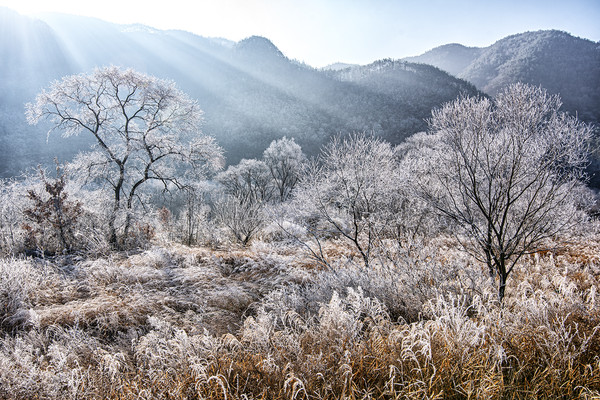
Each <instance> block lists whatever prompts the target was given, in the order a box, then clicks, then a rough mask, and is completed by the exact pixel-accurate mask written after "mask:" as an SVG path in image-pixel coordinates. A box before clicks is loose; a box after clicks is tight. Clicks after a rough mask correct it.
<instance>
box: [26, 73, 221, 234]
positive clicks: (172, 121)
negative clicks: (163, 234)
mask: <svg viewBox="0 0 600 400" xmlns="http://www.w3.org/2000/svg"><path fill="white" fill-rule="evenodd" d="M201 116H202V112H201V110H200V108H199V106H198V104H197V103H196V102H195V101H193V100H191V99H190V98H189V97H188V96H187V95H185V94H184V93H182V92H181V91H179V90H178V89H177V88H176V87H175V84H174V83H173V82H168V81H164V80H160V79H157V78H155V77H152V76H148V75H144V74H141V73H138V72H136V71H133V70H122V69H120V68H117V67H106V68H101V69H96V70H95V71H94V72H92V73H91V74H80V75H72V76H68V77H65V78H63V79H62V80H61V81H55V82H54V83H52V85H51V86H50V87H49V88H48V89H46V90H43V91H42V92H41V93H40V94H38V96H37V97H36V99H35V102H33V103H29V104H27V118H28V121H29V122H30V123H31V124H36V123H38V122H39V121H40V120H42V119H47V120H49V121H50V122H51V123H52V124H53V128H52V131H59V132H62V134H63V136H65V137H68V136H72V135H78V134H80V133H81V132H84V133H85V134H87V135H91V136H92V137H93V138H94V140H95V149H94V151H93V152H91V153H86V154H82V155H80V156H79V157H77V159H76V160H75V163H76V164H77V170H78V172H79V174H81V175H82V178H84V179H86V180H88V181H89V182H95V183H97V184H100V185H102V186H105V187H107V188H108V189H109V190H111V191H112V192H113V202H114V204H113V214H112V216H111V221H110V224H109V225H110V229H111V232H110V242H111V243H113V244H116V243H117V227H116V224H115V221H116V217H117V216H116V214H117V213H118V212H119V211H120V210H126V211H127V212H128V211H129V210H131V209H132V208H133V206H134V203H135V202H136V201H137V200H139V199H140V198H139V195H138V194H139V190H138V189H140V187H143V186H147V185H144V184H145V183H146V182H148V181H150V182H157V183H158V184H159V186H161V187H162V189H163V190H170V189H172V188H174V187H182V186H183V185H184V183H185V182H184V181H183V179H182V177H183V176H184V175H182V171H181V168H182V165H186V164H187V165H191V166H192V167H193V168H194V169H196V170H199V169H201V168H204V167H206V166H209V167H212V168H213V169H214V168H219V167H220V166H221V164H222V160H221V158H222V151H221V149H220V148H219V146H217V145H216V143H215V142H214V140H213V139H212V138H209V137H203V136H200V135H199V134H200V124H201V121H202V119H201ZM52 131H50V132H49V133H51V132H52ZM130 219H131V218H130V216H129V214H127V215H126V222H125V226H124V232H123V236H124V237H125V238H126V237H127V235H128V231H129V229H130Z"/></svg>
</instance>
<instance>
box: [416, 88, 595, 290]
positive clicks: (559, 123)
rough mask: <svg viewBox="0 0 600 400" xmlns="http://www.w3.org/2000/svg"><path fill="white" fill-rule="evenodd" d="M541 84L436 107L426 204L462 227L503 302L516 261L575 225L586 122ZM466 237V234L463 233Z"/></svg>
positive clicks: (468, 245)
mask: <svg viewBox="0 0 600 400" xmlns="http://www.w3.org/2000/svg"><path fill="white" fill-rule="evenodd" d="M560 105H561V103H560V100H559V98H558V97H557V96H550V95H548V94H547V93H546V91H545V90H543V89H541V88H536V87H532V86H528V85H524V84H516V85H512V86H510V87H508V88H506V89H505V90H504V91H503V92H501V93H500V94H499V95H498V96H497V98H496V99H495V101H491V100H489V99H483V98H460V99H458V100H456V101H454V102H451V103H448V104H446V105H445V106H444V107H442V108H441V109H439V110H436V111H434V113H433V118H432V119H431V121H430V131H431V134H432V135H436V136H437V137H438V139H439V140H437V141H435V149H434V150H435V151H433V152H432V151H431V149H428V150H427V151H428V154H429V155H432V154H433V157H429V158H428V159H427V160H426V162H427V163H429V165H430V169H429V171H430V174H429V180H425V181H423V182H422V183H421V184H422V187H423V189H425V190H424V192H425V193H426V194H427V197H428V199H429V200H430V201H431V204H433V206H434V207H435V208H436V209H437V210H438V211H439V212H440V213H441V214H442V215H444V216H445V217H447V218H448V219H449V220H450V221H453V222H454V223H456V224H457V225H458V226H459V227H462V231H459V232H460V233H461V234H460V235H457V237H458V238H459V239H461V241H462V243H463V245H464V246H465V248H466V249H468V250H470V251H471V253H472V254H473V255H474V256H475V257H477V258H478V259H479V260H480V261H482V262H484V263H485V264H486V265H487V266H488V268H489V271H490V274H491V275H492V276H494V275H495V274H497V276H498V279H499V282H498V297H499V299H500V301H502V299H503V297H504V293H505V287H506V281H507V278H508V276H509V275H510V273H511V271H512V270H513V268H514V267H515V265H516V264H517V262H518V261H519V259H520V258H521V257H522V256H523V255H525V254H528V253H530V252H534V251H536V250H537V249H539V246H541V245H542V243H543V241H544V240H545V239H547V238H550V237H553V236H555V235H557V234H560V233H562V232H565V231H566V230H567V229H569V228H570V227H572V226H573V224H575V223H577V215H578V210H577V207H576V201H575V196H576V194H577V193H579V191H578V190H576V189H577V188H578V186H580V185H581V179H582V178H584V172H583V170H584V168H585V166H586V162H587V154H588V142H589V139H590V136H591V128H590V127H589V126H587V125H585V124H583V123H581V122H579V121H578V120H577V119H576V118H573V117H570V116H567V115H565V114H563V113H560V112H559V108H560ZM465 238H466V239H465Z"/></svg>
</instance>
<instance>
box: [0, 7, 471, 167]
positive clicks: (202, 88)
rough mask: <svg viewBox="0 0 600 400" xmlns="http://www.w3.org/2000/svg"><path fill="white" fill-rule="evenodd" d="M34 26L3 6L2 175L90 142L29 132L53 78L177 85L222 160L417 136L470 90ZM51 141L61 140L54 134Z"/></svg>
mask: <svg viewBox="0 0 600 400" xmlns="http://www.w3.org/2000/svg"><path fill="white" fill-rule="evenodd" d="M41 18H43V21H41V20H34V19H31V18H28V17H24V16H22V15H19V14H17V13H15V12H12V11H10V10H7V9H2V8H0V22H2V25H1V26H2V28H0V29H2V30H3V32H2V33H3V35H2V41H1V43H0V58H1V60H0V62H1V63H2V64H0V65H1V68H2V71H3V76H4V77H5V79H3V80H2V82H1V83H0V85H1V88H0V89H1V92H0V146H1V147H0V151H1V152H2V153H3V154H6V155H7V156H6V157H3V158H2V160H1V161H0V174H2V176H11V175H14V174H16V173H17V172H18V171H20V170H21V169H23V168H25V167H30V166H35V165H36V164H37V163H40V162H41V163H48V162H50V161H51V160H52V157H54V156H55V155H56V156H58V157H59V158H60V160H63V161H66V160H68V159H70V158H71V157H72V156H73V155H74V154H75V153H76V152H77V151H79V150H81V149H82V148H85V147H86V146H87V144H88V142H87V141H86V139H85V138H84V137H80V138H77V140H73V139H72V138H71V139H68V140H65V139H63V140H58V139H57V138H51V140H50V141H49V143H48V144H46V143H45V142H46V135H45V133H46V130H47V127H46V128H44V127H42V128H40V127H39V126H38V127H31V126H28V125H27V124H26V122H25V117H24V104H25V103H26V102H28V101H32V100H33V99H34V97H35V95H36V94H37V93H38V92H39V91H40V90H42V89H43V88H44V87H46V86H48V85H49V83H50V82H51V81H52V80H54V79H59V78H60V77H62V76H65V75H69V74H74V73H87V72H91V71H92V70H93V69H94V68H95V67H97V66H106V65H111V64H112V65H117V66H122V67H125V68H133V69H136V70H138V71H141V72H144V73H148V74H152V75H155V76H158V77H160V78H165V79H171V80H173V81H175V82H176V83H177V85H178V87H179V88H180V89H181V90H183V91H184V92H186V93H187V94H189V95H190V96H191V97H192V98H195V99H197V100H198V101H199V103H200V106H201V108H202V109H203V110H204V112H205V114H204V117H205V125H204V126H203V131H204V132H206V133H207V134H210V135H213V136H215V137H216V138H217V140H218V142H219V143H220V144H221V145H222V146H223V147H224V148H225V150H226V156H227V159H228V162H230V163H236V162H237V161H239V159H241V158H250V157H257V156H259V155H260V154H262V152H263V151H264V149H265V148H266V147H267V146H268V145H269V143H270V142H271V141H272V140H273V139H276V138H280V137H283V136H287V137H294V138H295V139H296V140H297V142H298V143H300V144H301V145H302V147H303V148H304V149H305V151H306V152H307V153H308V154H316V153H317V152H318V150H319V148H320V146H321V145H322V144H323V143H325V142H326V141H328V140H329V138H330V137H331V136H332V135H336V134H339V133H342V134H348V133H351V132H359V131H367V132H371V131H373V132H374V133H375V134H376V135H379V136H381V137H383V138H385V139H386V140H389V141H391V142H392V143H399V142H401V141H402V140H403V139H404V138H405V137H407V136H408V135H411V134H413V133H415V132H418V131H422V130H424V129H425V128H426V122H425V119H426V118H428V117H429V116H430V113H431V109H432V108H434V107H437V106H439V105H441V104H442V103H444V102H446V101H449V100H452V99H454V98H456V96H458V95H459V94H460V93H465V94H469V95H473V94H477V93H478V91H477V90H476V89H475V88H474V87H473V86H472V85H470V84H468V83H467V82H464V81H462V80H459V79H457V78H455V77H453V76H450V75H449V74H447V73H445V72H443V71H441V70H439V69H437V68H435V67H431V66H424V65H411V64H409V63H404V62H398V61H396V62H392V61H381V62H376V63H374V64H372V65H370V66H365V67H352V68H350V69H341V70H339V71H319V70H316V69H314V68H312V67H310V66H307V65H305V64H302V63H299V62H297V61H294V60H290V59H288V58H286V57H285V55H284V54H282V53H281V51H279V49H278V48H277V47H276V46H275V45H274V44H273V43H271V42H270V41H269V40H268V39H266V38H262V37H256V36H255V37H250V38H247V39H244V40H242V41H240V42H237V43H235V42H231V41H228V40H224V39H215V38H204V37H200V36H197V35H194V34H191V33H188V32H183V31H161V30H156V29H153V28H150V27H147V26H141V25H127V26H122V25H115V24H112V23H108V22H104V21H101V20H98V19H94V18H88V17H76V16H70V15H62V14H45V15H43V16H41ZM56 136H58V135H56Z"/></svg>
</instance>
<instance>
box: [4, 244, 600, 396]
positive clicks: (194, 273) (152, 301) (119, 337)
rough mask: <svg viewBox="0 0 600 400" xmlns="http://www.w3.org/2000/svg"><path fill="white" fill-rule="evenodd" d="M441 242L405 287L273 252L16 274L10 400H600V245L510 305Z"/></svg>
mask: <svg viewBox="0 0 600 400" xmlns="http://www.w3.org/2000/svg"><path fill="white" fill-rule="evenodd" d="M444 243H445V244H446V246H440V243H433V242H432V243H431V244H430V245H428V246H425V247H424V248H423V249H422V252H423V254H425V253H427V254H429V256H427V257H425V256H423V257H416V258H414V259H413V265H412V267H413V268H412V272H411V271H395V272H394V274H393V275H390V274H389V271H388V272H386V273H385V274H384V273H383V271H380V272H379V273H369V274H367V273H366V272H365V271H364V267H363V266H361V265H360V263H355V262H354V261H353V260H352V259H351V258H345V256H344V255H343V254H340V255H339V257H340V258H339V259H338V261H339V262H338V264H336V266H335V267H333V268H334V270H323V269H315V268H311V263H310V261H309V260H307V259H306V258H305V256H304V255H303V252H302V250H301V249H300V248H293V247H290V246H288V247H282V248H280V249H279V250H278V247H275V246H274V245H271V244H268V243H261V242H257V243H255V245H254V246H253V247H252V248H248V249H240V250H235V249H231V250H230V251H225V250H221V251H216V250H214V251H213V250H209V249H204V248H189V247H185V246H181V245H175V246H173V247H169V248H168V249H166V248H161V247H153V248H151V249H149V250H147V251H144V252H141V253H138V254H131V255H127V254H113V255H112V256H109V257H101V258H99V259H95V260H91V259H89V260H86V259H79V260H78V259H74V258H70V259H69V258H57V259H54V260H40V259H37V260H36V259H26V260H21V259H4V260H2V262H1V268H0V273H1V275H2V284H3V286H2V293H1V294H2V296H3V300H5V301H4V304H9V305H10V306H9V307H5V308H4V309H2V313H3V315H2V321H3V322H2V329H3V330H4V333H3V336H2V342H1V347H0V352H1V353H2V354H1V355H0V370H1V371H2V374H0V397H2V398H7V399H8V398H21V399H25V398H86V399H93V398H98V399H100V398H102V399H106V398H114V399H124V398H165V399H166V398H169V399H195V398H211V399H244V398H245V399H249V398H265V399H280V398H281V399H296V398H297V399H302V398H322V399H341V398H396V399H401V398H402V399H403V398H424V399H433V398H444V399H448V398H449V399H467V398H480V399H483V398H485V399H504V398H514V399H550V398H552V399H554V398H564V399H572V398H586V399H592V398H598V396H600V346H599V344H598V343H600V338H599V336H600V302H598V300H597V299H596V297H597V288H598V286H599V283H600V282H599V280H600V266H599V265H598V262H597V260H596V257H597V255H596V254H597V252H596V250H597V248H598V245H599V244H600V241H599V240H598V238H595V239H594V238H592V239H589V241H587V242H583V241H582V242H578V243H576V244H570V245H568V246H565V247H563V248H560V247H558V246H556V247H557V248H560V250H557V251H555V252H545V253H538V254H535V255H532V256H530V257H528V258H527V259H526V260H525V261H523V265H521V267H520V268H519V269H518V270H515V277H514V279H513V280H512V281H511V282H510V286H511V287H510V290H509V291H507V296H506V298H505V299H504V303H503V305H502V306H499V305H498V303H497V300H496V296H495V294H494V293H493V287H492V285H490V283H489V281H488V280H487V279H489V278H484V277H485V274H482V273H481V271H479V270H478V269H481V267H480V266H479V265H478V264H476V263H473V262H470V261H472V260H469V259H468V258H466V256H465V255H464V254H463V253H461V252H459V251H457V250H456V247H455V246H451V243H449V241H448V240H447V239H445V240H444ZM449 244H450V246H448V245H449ZM328 246H330V248H331V249H334V248H335V245H334V244H328ZM435 248H438V249H442V250H440V251H438V252H437V254H436V252H435V251H434V250H433V249H435ZM332 254H333V253H332ZM347 257H351V255H348V256H347ZM465 265H467V266H466V267H465ZM469 265H473V267H470V266H469ZM371 268H372V269H375V270H377V267H376V266H371ZM419 271H420V274H419V273H417V272H419ZM442 271H443V274H442ZM415 273H417V274H416V275H417V277H416V278H415V277H414V276H411V274H413V275H414V274H415ZM448 273H451V274H454V279H453V280H452V279H449V278H448ZM469 275H472V276H476V277H481V278H474V279H470V280H469V279H467V277H468V276H469ZM386 277H387V278H386ZM392 277H393V279H394V280H399V281H401V283H398V282H396V283H395V285H391V284H390V282H383V281H385V279H391V278H392ZM361 279H362V280H363V281H362V282H358V281H359V280H361ZM415 279H417V280H418V281H419V282H420V283H419V288H418V290H413V291H412V292H410V290H409V287H414V285H415V282H416V281H415ZM442 279H443V280H444V281H446V284H442V283H441V280H442ZM378 280H379V281H378ZM402 282H405V285H406V286H403V283H402ZM344 285H347V286H345V287H344ZM336 286H337V288H336ZM394 290H398V291H400V292H401V293H393V291H394ZM403 296H404V297H405V298H406V302H405V304H404V305H403V306H404V307H407V308H410V309H411V310H410V312H409V311H408V310H405V313H404V314H405V315H407V316H412V317H411V318H412V319H411V318H409V319H404V318H400V319H397V318H398V316H399V315H401V314H403V313H402V311H401V310H399V307H400V306H396V309H395V311H394V312H391V311H390V309H393V304H391V303H390V302H391V301H395V300H394V299H396V298H402V297H403ZM11 302H12V303H11ZM415 313H417V314H418V315H416V316H415ZM393 315H395V316H396V317H393Z"/></svg>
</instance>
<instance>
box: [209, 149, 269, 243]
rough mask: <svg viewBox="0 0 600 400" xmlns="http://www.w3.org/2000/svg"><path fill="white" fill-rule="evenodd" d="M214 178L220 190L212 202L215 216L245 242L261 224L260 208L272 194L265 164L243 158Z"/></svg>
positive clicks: (239, 239)
mask: <svg viewBox="0 0 600 400" xmlns="http://www.w3.org/2000/svg"><path fill="white" fill-rule="evenodd" d="M216 180H217V181H218V182H219V183H220V185H221V187H220V190H221V191H222V193H221V194H218V195H217V198H216V200H215V202H214V207H213V213H214V215H215V217H216V220H217V221H218V222H219V223H221V224H222V225H224V226H226V227H227V228H228V229H229V231H230V232H231V233H232V234H233V236H234V237H235V238H236V240H237V241H238V242H240V243H242V244H243V245H246V244H248V243H249V242H250V240H251V239H252V237H253V236H255V235H256V233H257V232H258V231H259V230H260V228H262V226H263V225H264V222H265V216H264V212H263V209H264V207H265V205H266V204H267V203H268V202H269V201H270V200H271V199H272V198H273V196H274V194H275V187H274V186H273V182H272V179H271V175H270V174H269V168H268V167H267V165H266V164H265V163H264V162H263V161H260V160H254V159H252V160H247V159H243V160H242V161H240V163H239V164H238V165H232V166H230V167H229V168H227V170H226V171H223V172H221V173H219V174H218V175H217V177H216Z"/></svg>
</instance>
